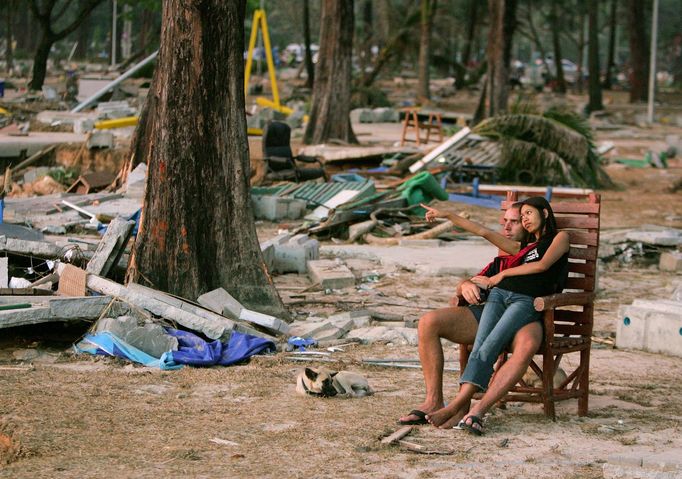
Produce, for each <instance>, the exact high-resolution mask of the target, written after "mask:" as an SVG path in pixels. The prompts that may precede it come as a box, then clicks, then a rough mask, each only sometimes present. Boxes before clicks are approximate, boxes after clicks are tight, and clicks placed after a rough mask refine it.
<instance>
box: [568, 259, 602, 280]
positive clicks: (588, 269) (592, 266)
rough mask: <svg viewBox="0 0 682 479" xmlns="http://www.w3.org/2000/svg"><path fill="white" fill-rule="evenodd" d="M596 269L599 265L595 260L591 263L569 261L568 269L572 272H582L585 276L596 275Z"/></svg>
mask: <svg viewBox="0 0 682 479" xmlns="http://www.w3.org/2000/svg"><path fill="white" fill-rule="evenodd" d="M596 270H597V265H596V263H595V262H594V261H590V262H589V263H574V262H571V261H569V262H568V271H569V272H571V273H581V274H584V275H585V276H594V273H595V271H596Z"/></svg>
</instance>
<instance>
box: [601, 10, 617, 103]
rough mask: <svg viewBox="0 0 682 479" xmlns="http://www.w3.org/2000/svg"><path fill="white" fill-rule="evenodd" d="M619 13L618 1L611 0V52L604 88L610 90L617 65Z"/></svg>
mask: <svg viewBox="0 0 682 479" xmlns="http://www.w3.org/2000/svg"><path fill="white" fill-rule="evenodd" d="M617 13H618V1H617V0H611V12H610V15H609V53H608V58H607V59H606V76H605V77H604V83H603V85H602V86H603V88H604V89H605V90H610V89H611V88H612V85H611V75H613V69H614V67H615V66H616V65H615V62H614V60H615V57H616V25H617V19H616V15H617Z"/></svg>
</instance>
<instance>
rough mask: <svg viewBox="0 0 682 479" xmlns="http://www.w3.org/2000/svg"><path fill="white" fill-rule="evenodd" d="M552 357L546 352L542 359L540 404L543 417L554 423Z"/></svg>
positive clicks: (549, 352)
mask: <svg viewBox="0 0 682 479" xmlns="http://www.w3.org/2000/svg"><path fill="white" fill-rule="evenodd" d="M553 373H554V355H553V354H552V353H551V351H546V352H545V354H544V355H543V359H542V389H543V391H542V403H543V406H544V410H545V415H546V416H547V417H550V418H552V421H556V412H555V410H554V377H553Z"/></svg>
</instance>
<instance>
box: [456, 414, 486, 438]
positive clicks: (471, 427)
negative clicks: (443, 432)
mask: <svg viewBox="0 0 682 479" xmlns="http://www.w3.org/2000/svg"><path fill="white" fill-rule="evenodd" d="M467 419H470V420H471V423H467ZM476 425H477V426H478V427H475V426H476ZM457 429H464V430H465V431H466V432H468V433H470V434H475V435H476V436H481V435H482V434H483V421H482V420H481V418H480V417H478V416H467V417H465V418H464V419H462V420H461V421H459V424H457Z"/></svg>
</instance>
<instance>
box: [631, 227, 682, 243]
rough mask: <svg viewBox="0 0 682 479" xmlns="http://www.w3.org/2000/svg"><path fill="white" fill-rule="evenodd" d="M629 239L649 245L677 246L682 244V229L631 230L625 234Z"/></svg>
mask: <svg viewBox="0 0 682 479" xmlns="http://www.w3.org/2000/svg"><path fill="white" fill-rule="evenodd" d="M625 238H626V239H627V240H628V241H636V242H640V243H644V244H649V245H658V246H677V245H679V244H682V230H678V229H673V228H666V229H660V230H659V229H655V230H654V229H652V230H644V231H630V232H628V233H627V234H626V235H625Z"/></svg>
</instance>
